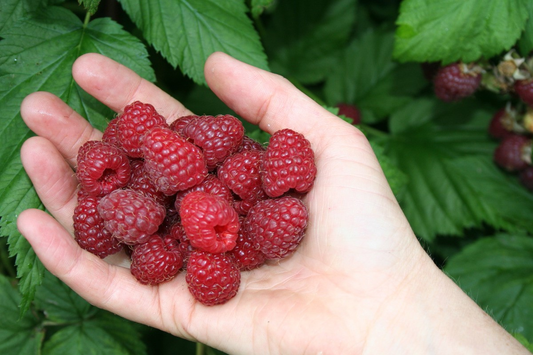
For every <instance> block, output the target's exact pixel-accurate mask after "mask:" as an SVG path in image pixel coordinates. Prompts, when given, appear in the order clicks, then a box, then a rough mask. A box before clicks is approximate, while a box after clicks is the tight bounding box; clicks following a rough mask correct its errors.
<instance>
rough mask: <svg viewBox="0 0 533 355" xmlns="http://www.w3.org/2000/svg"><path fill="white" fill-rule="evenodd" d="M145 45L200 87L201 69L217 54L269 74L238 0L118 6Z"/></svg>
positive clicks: (124, 0) (161, 0) (137, 1)
mask: <svg viewBox="0 0 533 355" xmlns="http://www.w3.org/2000/svg"><path fill="white" fill-rule="evenodd" d="M120 3H121V4H122V6H123V8H124V10H125V11H126V12H127V13H128V15H129V16H130V17H131V19H132V20H133V21H134V22H135V23H136V24H137V26H139V28H140V29H141V30H142V32H143V35H144V37H145V38H146V40H147V41H148V42H149V43H150V44H151V45H152V46H154V48H155V49H156V50H157V51H159V52H161V54H162V55H163V57H165V58H166V59H167V60H168V62H169V63H170V64H172V65H173V66H174V67H176V66H179V67H180V69H181V70H182V71H183V72H184V73H185V74H186V75H188V76H189V77H191V78H192V79H193V80H194V81H195V82H196V83H200V84H205V78H204V64H205V61H206V59H207V57H208V56H209V55H210V54H211V53H213V52H216V51H222V52H226V53H228V54H229V55H231V56H233V57H235V58H237V59H239V60H242V61H244V62H247V63H249V64H252V65H254V66H257V67H260V68H263V69H268V64H267V60H266V56H265V54H264V53H263V47H262V45H261V42H260V40H259V36H258V34H257V33H256V31H255V29H254V28H253V26H252V23H251V21H250V19H249V18H248V17H247V15H246V12H247V10H248V9H247V7H246V6H245V5H244V1H242V0H225V1H216V0H153V1H142V0H120Z"/></svg>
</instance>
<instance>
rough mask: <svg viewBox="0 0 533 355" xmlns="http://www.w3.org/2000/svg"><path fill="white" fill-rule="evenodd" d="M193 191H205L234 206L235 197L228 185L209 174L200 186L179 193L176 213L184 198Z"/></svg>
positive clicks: (175, 204) (175, 203) (175, 206)
mask: <svg viewBox="0 0 533 355" xmlns="http://www.w3.org/2000/svg"><path fill="white" fill-rule="evenodd" d="M193 191H203V192H207V193H209V194H211V195H217V196H220V197H222V198H223V199H224V200H226V201H228V203H229V204H230V205H231V204H233V195H232V193H231V191H230V189H229V188H228V187H227V186H226V185H224V184H223V183H222V181H220V180H219V178H217V177H216V175H213V174H208V175H207V176H206V178H205V179H204V181H202V182H201V183H199V184H198V185H196V186H194V187H191V188H190V189H187V190H185V191H179V192H178V193H177V194H176V200H175V201H174V208H175V209H176V211H179V210H180V205H181V201H182V200H183V198H184V197H185V196H187V195H188V194H189V193H191V192H193Z"/></svg>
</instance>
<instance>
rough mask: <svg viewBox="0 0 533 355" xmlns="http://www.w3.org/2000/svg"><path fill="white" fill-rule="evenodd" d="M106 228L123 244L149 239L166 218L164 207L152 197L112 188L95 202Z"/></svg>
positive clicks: (143, 241)
mask: <svg viewBox="0 0 533 355" xmlns="http://www.w3.org/2000/svg"><path fill="white" fill-rule="evenodd" d="M98 212H99V213H100V216H102V219H103V220H104V225H105V228H106V229H107V230H109V231H110V232H112V233H113V235H114V236H115V238H117V239H118V240H119V241H121V242H123V243H125V244H130V245H134V244H142V243H145V242H146V241H148V239H149V238H150V236H151V235H152V234H154V233H155V232H156V231H157V229H158V228H159V225H160V224H161V223H162V222H163V220H164V219H165V208H164V207H163V206H161V205H160V204H158V203H157V202H156V201H155V200H154V199H153V198H150V197H147V196H144V195H143V194H142V193H140V192H137V191H133V190H115V191H113V192H112V193H110V194H109V195H106V196H104V197H103V198H102V200H101V201H100V204H99V205H98Z"/></svg>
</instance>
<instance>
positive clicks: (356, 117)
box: [337, 103, 361, 124]
mask: <svg viewBox="0 0 533 355" xmlns="http://www.w3.org/2000/svg"><path fill="white" fill-rule="evenodd" d="M337 107H338V108H339V113H338V115H339V116H340V115H344V116H346V117H348V118H349V119H351V120H352V124H359V123H361V111H359V109H358V108H357V107H356V106H355V105H349V104H345V103H340V104H338V105H337Z"/></svg>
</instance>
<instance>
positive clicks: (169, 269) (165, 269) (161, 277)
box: [130, 234, 183, 285]
mask: <svg viewBox="0 0 533 355" xmlns="http://www.w3.org/2000/svg"><path fill="white" fill-rule="evenodd" d="M178 245H179V243H178V242H177V241H176V240H175V239H173V238H171V237H165V238H163V237H161V236H159V235H157V234H154V235H152V236H151V237H150V239H148V241H147V242H146V243H143V244H139V245H136V246H135V247H134V248H133V253H132V255H131V268H130V271H131V273H132V275H133V276H135V278H136V279H137V281H139V282H140V283H142V284H144V285H157V284H160V283H162V282H165V281H169V280H171V279H173V278H174V277H175V276H176V275H177V274H178V272H179V271H180V269H181V267H182V266H183V259H182V256H181V253H180V251H179V247H178Z"/></svg>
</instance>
